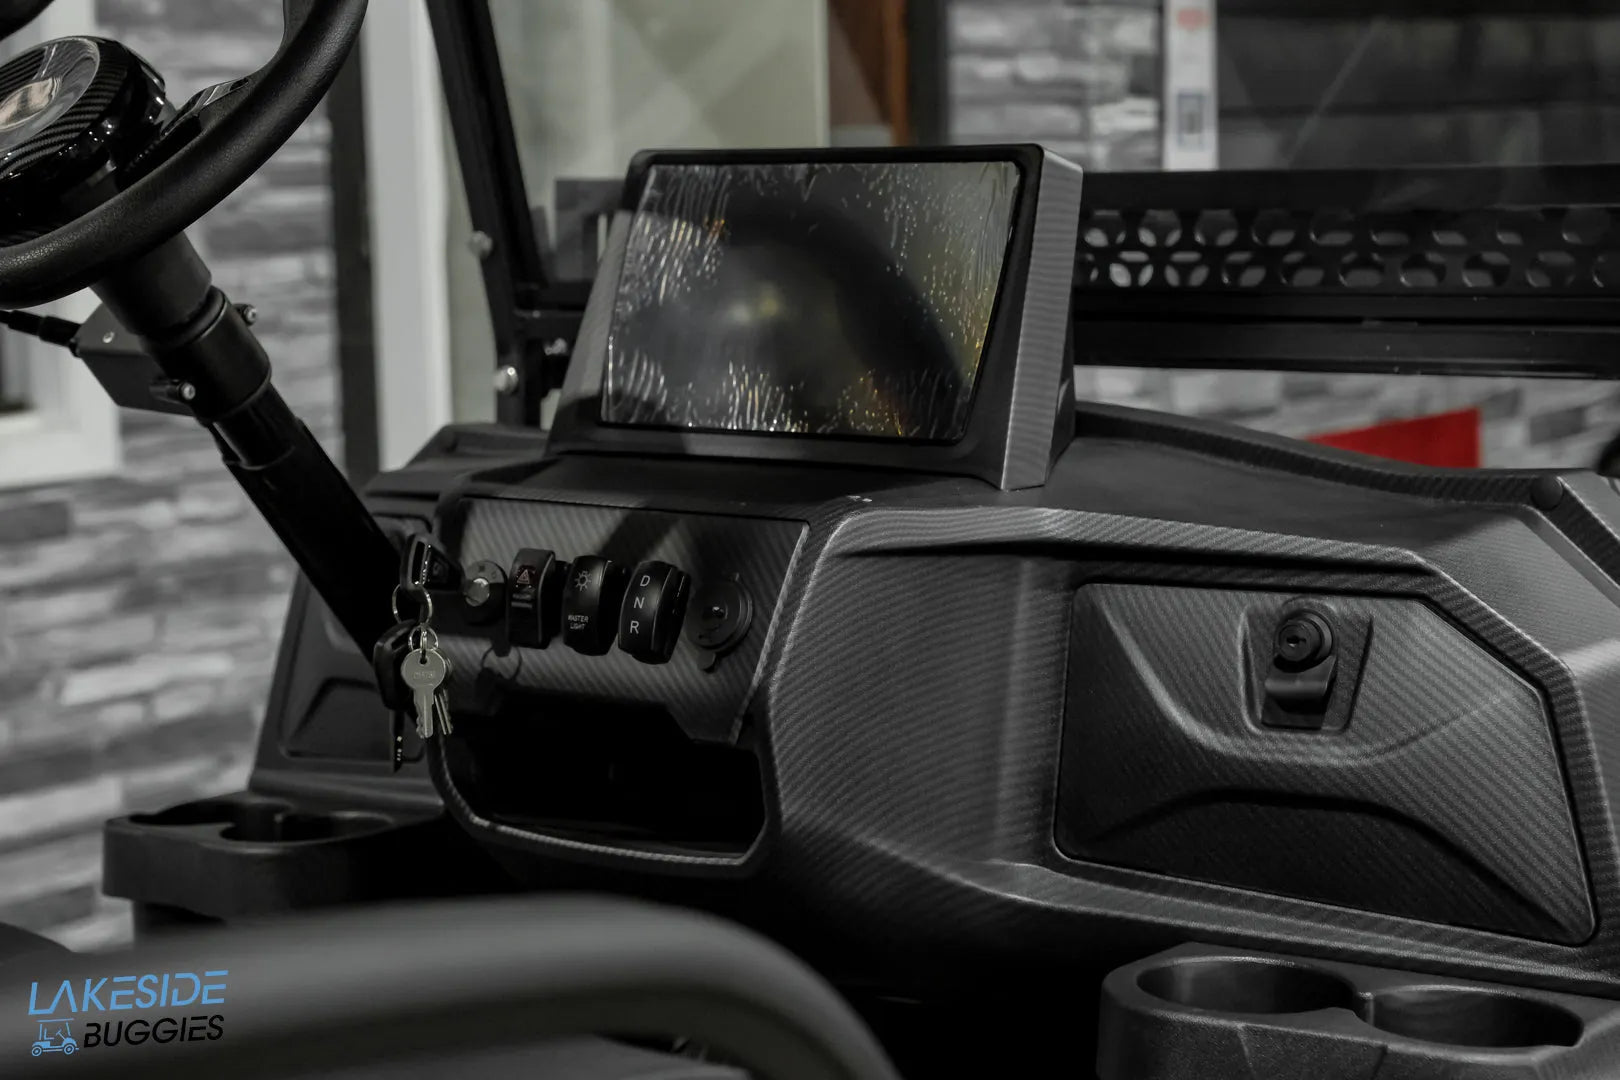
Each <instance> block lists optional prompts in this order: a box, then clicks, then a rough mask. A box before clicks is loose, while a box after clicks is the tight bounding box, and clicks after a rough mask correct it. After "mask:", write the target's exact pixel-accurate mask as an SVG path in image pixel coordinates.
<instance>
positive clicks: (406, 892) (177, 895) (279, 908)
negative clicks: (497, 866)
mask: <svg viewBox="0 0 1620 1080" xmlns="http://www.w3.org/2000/svg"><path fill="white" fill-rule="evenodd" d="M104 840H105V842H104V845H103V855H102V861H103V870H104V874H103V881H104V885H103V887H104V889H105V890H106V892H107V893H108V894H109V895H112V896H119V897H123V898H125V899H127V900H131V901H133V902H134V903H135V905H136V912H137V916H138V920H139V921H138V923H137V925H146V926H156V925H161V924H166V923H169V922H184V921H191V920H194V919H195V918H202V919H215V920H219V919H232V918H239V917H257V916H264V915H274V914H279V913H282V912H286V911H292V910H300V909H307V908H312V907H324V906H332V905H339V904H346V903H354V902H358V901H366V900H379V899H391V898H401V899H403V898H409V897H421V896H431V895H437V894H438V893H440V892H441V891H442V890H443V888H444V886H445V883H446V881H447V880H448V881H452V882H453V881H456V880H458V879H460V880H463V881H467V880H475V879H476V877H477V874H476V873H475V868H474V867H473V866H472V865H471V864H470V863H468V865H467V867H466V869H465V871H464V872H456V871H457V869H459V868H460V867H461V866H462V863H463V861H466V860H473V859H475V858H476V855H475V854H474V853H473V852H472V851H471V845H470V844H469V843H468V842H467V840H466V837H465V835H464V834H463V833H462V832H461V831H460V830H459V829H457V828H456V827H455V826H454V825H453V823H451V822H449V820H448V819H447V818H445V816H444V814H443V811H442V809H441V808H439V807H431V808H428V807H424V808H422V809H412V810H395V809H392V808H389V809H377V808H370V807H365V808H360V807H346V806H341V805H328V804H324V803H316V802H305V801H302V800H296V799H282V798H273V797H269V796H264V795H259V794H257V793H254V792H240V793H237V794H234V795H226V796H222V797H219V798H213V799H200V800H197V801H195V802H188V803H182V804H180V805H178V806H173V807H170V808H169V809H167V810H163V811H161V812H159V813H155V814H134V815H131V816H129V817H123V818H116V819H114V820H112V821H110V822H108V823H107V826H106V830H105V835H104ZM429 867H437V868H441V869H442V868H445V867H450V868H452V872H451V873H450V874H449V875H448V876H444V875H437V874H435V873H434V872H433V871H431V870H429V869H428V868H429ZM143 914H144V915H146V916H150V918H147V919H144V920H141V919H140V917H141V916H142V915H143Z"/></svg>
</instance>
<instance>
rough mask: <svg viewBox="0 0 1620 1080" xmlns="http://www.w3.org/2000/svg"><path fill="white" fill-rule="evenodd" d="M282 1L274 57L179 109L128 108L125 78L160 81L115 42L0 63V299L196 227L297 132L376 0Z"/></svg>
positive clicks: (135, 84) (136, 253)
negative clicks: (369, 4) (280, 28)
mask: <svg viewBox="0 0 1620 1080" xmlns="http://www.w3.org/2000/svg"><path fill="white" fill-rule="evenodd" d="M282 10H283V15H284V24H283V31H282V41H281V46H280V48H279V49H278V50H277V51H276V54H275V55H274V56H273V57H272V58H271V59H270V61H269V62H268V63H267V64H265V65H264V67H262V68H260V69H259V70H258V71H256V72H254V73H253V74H251V75H248V76H247V77H245V78H242V79H237V80H233V81H231V82H228V83H221V84H219V85H218V86H213V87H210V88H208V89H206V90H203V91H201V92H200V93H198V94H197V95H195V96H194V97H193V98H192V99H191V101H190V102H188V103H187V104H186V105H185V106H184V107H183V108H181V109H180V110H179V111H178V112H177V113H176V112H175V111H174V110H173V109H172V108H165V109H162V110H161V111H160V112H159V114H158V115H149V113H150V112H151V110H139V109H136V110H131V109H129V108H128V105H129V102H128V101H127V100H125V99H124V98H123V97H120V96H119V95H120V94H124V93H126V91H125V90H124V89H121V88H120V85H117V83H118V82H119V80H124V81H125V82H127V83H128V84H129V87H130V89H128V91H127V93H128V94H139V93H140V92H141V91H142V89H143V88H142V87H141V86H140V85H139V83H140V81H141V79H142V78H143V76H144V78H145V79H146V80H147V81H148V87H147V88H150V83H151V82H153V81H155V80H154V79H153V77H152V76H151V74H150V72H149V71H144V69H143V68H142V66H141V65H139V63H138V62H137V61H134V58H133V54H131V53H129V52H128V51H127V50H124V49H122V47H121V46H118V45H116V44H115V43H113V42H104V41H101V40H100V39H90V38H66V39H61V40H59V41H57V42H47V43H46V44H44V45H41V46H38V47H36V48H33V49H30V50H28V51H27V52H25V53H23V54H22V55H21V56H19V57H17V58H15V59H13V60H11V61H9V62H8V63H6V64H5V65H3V66H0V307H33V306H35V305H38V304H43V303H46V302H48V301H51V300H55V299H59V298H61V297H63V296H67V295H69V294H71V293H74V292H77V291H79V290H80V289H83V288H87V287H89V286H90V285H92V284H94V283H96V282H97V281H100V280H102V279H103V278H105V277H106V276H107V274H108V272H109V271H111V270H113V269H115V268H117V267H119V266H122V265H125V264H128V263H129V262H131V261H133V260H134V259H137V258H139V257H140V256H141V255H143V254H145V253H147V252H148V251H151V250H152V249H153V248H156V247H157V246H158V245H159V244H161V243H163V242H164V241H166V240H168V239H170V238H171V237H173V236H176V235H178V234H180V233H182V232H183V231H185V229H186V228H187V227H188V226H190V225H191V224H192V223H193V222H195V221H196V220H197V219H198V218H200V217H202V216H203V214H205V213H207V212H208V211H209V210H211V209H212V208H213V207H214V206H215V205H217V204H218V203H219V202H220V201H221V200H223V199H224V198H225V197H226V196H227V195H229V194H230V193H231V192H232V191H234V190H236V188H237V187H239V186H240V185H241V184H242V182H243V181H245V180H247V179H248V177H250V176H252V175H253V173H254V172H255V171H256V170H257V169H258V168H259V167H260V166H262V165H263V164H264V163H265V162H266V161H268V160H269V158H270V156H271V155H272V154H274V153H275V152H276V150H278V149H280V147H281V146H282V144H283V143H285V142H286V141H287V140H288V139H289V138H291V137H292V135H293V132H295V131H296V130H297V129H298V125H299V124H301V123H303V121H304V120H305V119H306V118H307V117H308V116H309V114H310V113H311V112H313V111H314V109H315V106H316V105H317V104H318V103H319V102H320V100H321V97H322V96H323V95H324V94H325V93H326V91H327V89H328V88H329V87H330V86H331V84H332V81H333V79H335V78H336V77H337V74H338V71H339V69H340V68H341V67H342V66H343V62H344V60H345V58H346V57H347V56H348V54H349V51H350V49H351V48H352V47H353V46H354V43H355V41H356V39H357V38H358V37H359V34H360V24H361V21H362V19H363V18H364V16H365V10H366V0H283V3H282ZM75 43H76V44H75ZM131 69H137V70H131ZM157 86H158V88H159V93H158V100H159V101H160V102H161V91H160V88H161V83H158V84H157ZM154 139H155V143H154ZM64 178H65V182H64ZM64 195H67V196H76V197H77V199H76V200H75V199H73V198H68V199H66V200H64V198H63V196H64Z"/></svg>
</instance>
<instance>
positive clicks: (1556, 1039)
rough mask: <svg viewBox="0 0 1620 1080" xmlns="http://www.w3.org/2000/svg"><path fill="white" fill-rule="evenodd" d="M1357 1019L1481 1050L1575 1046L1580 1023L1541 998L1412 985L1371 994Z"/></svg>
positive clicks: (1393, 1031) (1397, 1032)
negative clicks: (1539, 999) (1537, 999)
mask: <svg viewBox="0 0 1620 1080" xmlns="http://www.w3.org/2000/svg"><path fill="white" fill-rule="evenodd" d="M1362 1019H1364V1020H1366V1021H1367V1023H1369V1024H1371V1025H1372V1026H1373V1027H1375V1028H1378V1029H1379V1030H1380V1031H1387V1032H1389V1033H1390V1034H1391V1035H1404V1036H1406V1037H1407V1038H1411V1039H1422V1040H1424V1041H1426V1042H1436V1043H1446V1044H1449V1045H1451V1046H1467V1047H1476V1048H1486V1049H1522V1048H1525V1047H1532V1046H1574V1045H1575V1044H1576V1043H1578V1042H1579V1041H1580V1038H1581V1031H1582V1024H1581V1020H1580V1018H1579V1017H1578V1016H1576V1015H1575V1014H1574V1013H1571V1012H1569V1011H1568V1010H1565V1009H1562V1008H1559V1007H1558V1006H1557V1005H1553V1004H1551V1003H1548V1002H1544V1001H1534V1000H1532V999H1530V998H1522V997H1516V996H1514V995H1513V994H1503V993H1498V992H1495V991H1490V990H1469V989H1463V988H1460V987H1411V988H1403V989H1398V990H1386V991H1381V992H1378V993H1375V994H1372V995H1371V996H1370V997H1369V998H1368V999H1367V1004H1366V1006H1365V1008H1364V1009H1363V1014H1362Z"/></svg>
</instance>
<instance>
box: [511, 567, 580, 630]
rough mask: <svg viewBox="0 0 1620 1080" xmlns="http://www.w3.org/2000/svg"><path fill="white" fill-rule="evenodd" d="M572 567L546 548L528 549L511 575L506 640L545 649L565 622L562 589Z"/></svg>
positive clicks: (513, 568)
mask: <svg viewBox="0 0 1620 1080" xmlns="http://www.w3.org/2000/svg"><path fill="white" fill-rule="evenodd" d="M567 573H568V565H567V564H566V563H564V562H562V561H561V560H560V559H558V558H557V556H556V554H555V553H553V552H550V551H547V550H546V549H544V548H524V549H523V550H521V551H519V552H518V553H517V558H515V559H513V560H512V572H511V573H510V574H509V575H507V579H506V580H507V586H506V636H507V639H508V640H509V641H510V642H511V643H512V644H513V645H518V646H521V647H523V648H528V649H543V648H545V647H546V646H547V645H549V644H550V643H551V639H552V638H553V637H555V636H556V634H557V628H558V626H559V624H560V623H561V621H562V616H561V611H562V588H563V580H564V578H565V577H566V576H567Z"/></svg>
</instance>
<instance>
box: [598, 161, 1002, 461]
mask: <svg viewBox="0 0 1620 1080" xmlns="http://www.w3.org/2000/svg"><path fill="white" fill-rule="evenodd" d="M1018 188H1019V171H1018V166H1017V165H1015V164H1014V163H1012V162H1009V161H940V162H882V163H856V162H821V163H814V164H808V163H785V164H655V165H653V166H652V167H651V168H650V169H649V170H648V175H647V178H646V186H645V188H644V189H643V192H642V195H641V198H640V202H639V205H638V206H637V208H636V211H635V215H634V217H633V219H632V223H631V227H630V237H629V241H628V247H627V250H626V252H625V259H624V267H623V270H622V273H621V276H620V280H619V287H618V293H617V296H616V297H615V300H614V304H613V315H612V321H611V325H610V328H609V335H608V349H607V361H606V369H605V373H604V378H603V385H602V398H601V420H602V422H603V423H605V424H618V425H629V426H637V427H660V428H678V429H686V430H693V431H727V432H750V433H763V434H792V435H812V436H815V435H819V436H831V437H839V436H844V437H848V436H866V437H887V438H896V439H907V440H918V441H929V442H951V441H955V440H957V439H959V438H960V437H961V436H962V434H963V432H964V431H965V429H966V426H967V417H968V409H969V407H970V406H971V405H972V399H973V389H974V385H975V383H976V382H977V380H978V376H979V367H980V363H981V359H982V355H983V352H984V344H985V337H986V335H987V333H988V331H989V327H990V318H991V314H992V312H993V310H994V308H995V302H996V294H997V290H998V288H999V286H1000V283H1001V275H1002V269H1003V266H1004V263H1005V262H1006V258H1007V246H1008V240H1009V237H1010V234H1011V229H1012V218H1013V210H1014V206H1015V202H1016V198H1017V194H1018Z"/></svg>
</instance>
